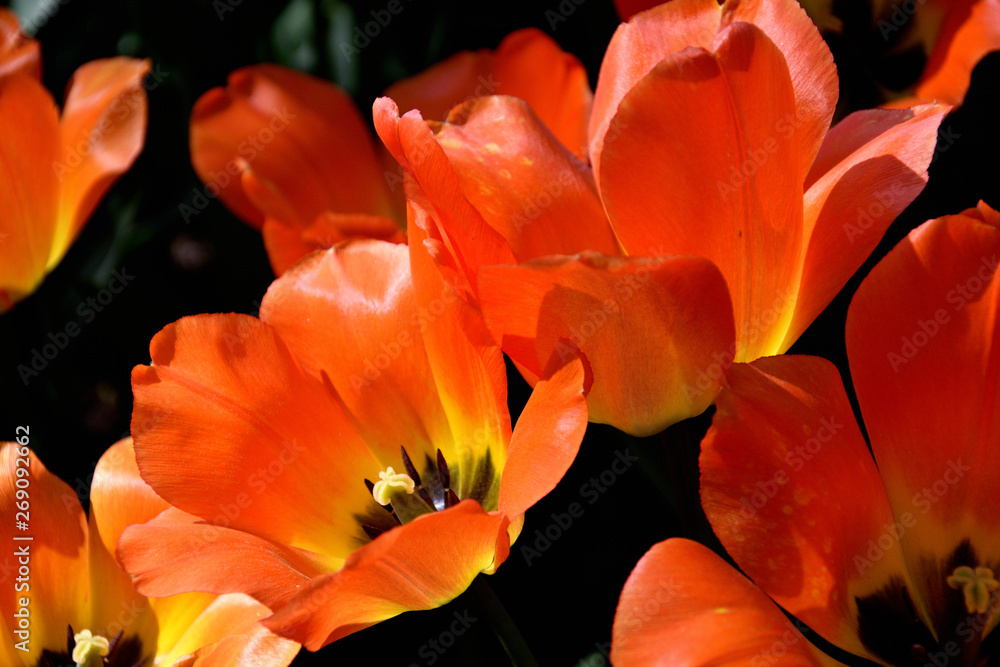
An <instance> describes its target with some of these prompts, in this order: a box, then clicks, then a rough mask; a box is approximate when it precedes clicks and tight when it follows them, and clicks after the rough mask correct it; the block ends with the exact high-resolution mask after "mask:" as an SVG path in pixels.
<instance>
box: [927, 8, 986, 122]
mask: <svg viewBox="0 0 1000 667" xmlns="http://www.w3.org/2000/svg"><path fill="white" fill-rule="evenodd" d="M940 4H942V5H944V4H945V3H940ZM944 11H945V12H946V13H945V16H944V20H943V22H942V24H941V26H940V28H939V30H940V32H938V33H937V39H936V40H935V42H934V49H933V50H932V51H931V54H930V56H929V57H928V58H927V65H926V66H925V67H924V74H923V76H921V77H920V82H919V83H918V84H917V89H916V92H915V93H914V97H915V98H916V99H917V100H920V101H928V102H929V101H931V100H939V101H941V102H946V103H948V104H954V105H956V106H957V105H959V104H961V103H962V102H963V101H964V100H965V94H966V93H967V92H968V90H969V84H970V83H971V81H972V70H974V69H975V68H976V65H978V64H979V61H980V60H982V59H983V58H984V57H985V56H986V55H987V54H988V53H990V52H992V51H996V50H998V49H1000V2H997V0H978V1H977V0H959V1H958V2H949V3H947V5H946V7H944Z"/></svg>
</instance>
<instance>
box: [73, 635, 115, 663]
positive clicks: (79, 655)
mask: <svg viewBox="0 0 1000 667" xmlns="http://www.w3.org/2000/svg"><path fill="white" fill-rule="evenodd" d="M73 641H75V642H76V646H74V647H73V662H75V663H76V664H77V667H97V666H98V665H103V664H104V656H106V655H107V654H108V651H109V650H110V649H111V645H110V644H109V643H108V640H107V639H105V638H104V637H102V636H101V635H95V634H92V633H91V632H90V630H81V631H80V632H78V633H76V634H75V635H73Z"/></svg>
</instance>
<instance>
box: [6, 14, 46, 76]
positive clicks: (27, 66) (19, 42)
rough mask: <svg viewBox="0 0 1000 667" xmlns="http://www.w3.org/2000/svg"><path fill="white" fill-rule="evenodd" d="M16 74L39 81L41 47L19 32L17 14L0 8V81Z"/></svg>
mask: <svg viewBox="0 0 1000 667" xmlns="http://www.w3.org/2000/svg"><path fill="white" fill-rule="evenodd" d="M18 72H20V73H23V74H27V75H28V76H30V77H32V78H33V79H36V80H39V81H40V80H41V78H42V54H41V46H40V45H39V43H38V41H37V40H35V39H32V38H31V37H28V36H27V35H25V34H24V33H23V32H21V22H20V21H19V20H18V18H17V14H15V13H14V12H12V11H11V10H9V9H7V8H6V7H0V79H2V78H4V77H6V76H10V75H11V74H16V73H18Z"/></svg>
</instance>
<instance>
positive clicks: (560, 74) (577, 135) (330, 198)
mask: <svg viewBox="0 0 1000 667" xmlns="http://www.w3.org/2000/svg"><path fill="white" fill-rule="evenodd" d="M496 92H502V93H504V94H509V95H516V96H518V97H522V98H524V99H526V100H528V101H529V102H530V103H531V105H532V106H533V107H534V108H535V109H536V111H537V112H538V114H539V116H540V117H541V118H542V119H543V120H544V122H545V123H547V124H548V126H549V127H550V128H551V129H552V131H553V132H555V133H556V134H557V135H558V136H559V138H560V140H562V141H563V142H564V143H565V144H566V145H567V146H570V147H571V148H572V149H573V150H576V151H578V152H581V153H582V152H583V151H585V150H586V149H585V144H586V126H587V117H588V114H589V112H590V103H591V97H592V96H591V92H590V86H589V84H588V82H587V74H586V72H585V71H584V69H583V66H582V65H581V64H580V62H579V61H578V60H577V59H576V58H575V57H573V56H571V55H569V54H567V53H564V52H563V51H562V50H560V49H559V47H558V45H557V44H556V43H555V42H554V41H553V40H552V39H551V38H549V37H548V36H546V35H545V34H544V33H542V32H541V31H539V30H536V29H533V28H529V29H525V30H519V31H516V32H514V33H511V34H510V35H508V36H507V38H506V39H504V40H503V42H502V43H501V44H500V47H499V48H498V49H497V50H496V51H495V52H492V51H488V50H486V49H483V50H481V51H478V52H475V53H471V52H464V53H459V54H457V55H455V56H452V57H451V58H449V59H447V60H445V61H444V62H442V63H440V64H438V65H435V66H434V67H432V68H430V69H429V70H427V71H425V72H423V73H421V74H418V75H417V76H414V77H412V78H410V79H406V80H404V81H401V82H399V83H396V84H394V85H392V86H390V88H389V89H388V91H387V93H388V94H391V95H393V96H394V97H395V98H396V99H397V100H399V102H400V104H403V105H404V106H405V107H406V109H410V108H420V109H421V110H422V111H423V112H424V113H425V114H427V115H428V117H431V118H434V117H442V118H443V117H444V114H445V113H446V112H447V110H448V109H450V108H451V107H452V106H454V105H455V104H457V103H458V102H460V101H462V100H464V99H468V98H469V97H472V96H479V95H490V94H493V93H496ZM383 153H384V152H382V151H380V152H378V153H377V152H376V151H375V149H374V148H373V146H372V143H371V139H370V137H369V133H368V130H367V129H366V128H365V123H364V121H363V120H362V118H361V115H360V114H359V113H358V111H357V109H356V108H355V107H354V103H353V102H352V101H351V99H350V97H348V96H347V95H346V94H344V93H343V92H342V91H341V90H340V89H339V88H337V87H336V86H334V85H333V84H331V83H328V82H325V81H321V80H319V79H316V78H313V77H311V76H309V75H307V74H302V73H300V72H296V71H294V70H289V69H286V68H283V67H279V66H277V65H255V66H251V67H246V68H243V69H240V70H237V71H235V72H233V73H232V74H231V75H230V77H229V84H228V86H227V87H226V88H214V89H212V90H210V91H208V92H207V93H205V94H204V95H203V96H202V97H201V98H200V99H199V100H198V102H197V103H196V104H195V108H194V111H193V112H192V114H191V159H192V162H193V163H194V168H195V171H196V172H198V176H199V177H200V178H201V179H202V181H204V182H205V183H206V184H207V186H206V192H208V193H209V194H212V195H218V196H219V198H220V199H222V201H223V202H224V203H225V204H226V205H227V206H228V207H229V209H230V210H232V211H233V213H235V214H236V215H237V216H238V217H240V218H241V219H242V220H244V221H245V222H247V223H248V224H250V225H252V226H254V227H256V228H258V229H261V230H262V232H263V235H264V245H265V247H266V249H267V253H268V257H269V258H270V260H271V265H272V267H273V269H274V271H275V273H276V274H277V275H281V274H282V273H283V272H284V271H286V270H287V269H288V268H289V267H291V266H292V265H293V264H294V263H295V262H297V261H298V260H299V259H301V258H302V257H304V256H305V255H307V254H309V253H310V252H312V251H313V250H316V249H319V248H329V247H332V246H333V245H334V244H335V243H337V242H338V241H341V240H344V239H348V238H380V239H385V240H391V241H395V242H401V241H403V240H405V235H404V232H403V231H402V230H403V223H404V222H405V219H406V209H405V205H404V198H403V192H402V187H401V184H402V176H401V175H400V174H399V173H398V169H399V167H398V165H396V164H395V162H393V161H392V160H391V158H389V157H388V156H386V155H384V154H383ZM196 213H197V211H196V209H195V208H194V207H193V206H190V205H188V207H187V208H183V207H182V214H183V215H184V218H185V220H189V219H190V216H192V215H194V214H196Z"/></svg>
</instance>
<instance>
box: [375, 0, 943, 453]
mask: <svg viewBox="0 0 1000 667" xmlns="http://www.w3.org/2000/svg"><path fill="white" fill-rule="evenodd" d="M836 100H837V75H836V70H835V68H834V65H833V60H832V57H831V55H830V52H829V50H828V49H827V47H826V44H825V43H824V42H823V40H822V39H821V38H820V36H819V32H818V31H817V30H816V28H815V27H814V26H813V25H812V23H811V22H810V21H809V19H808V17H807V16H806V14H805V13H804V12H803V11H802V9H801V8H799V6H798V5H797V4H795V3H794V2H792V1H791V0H756V1H750V2H741V3H726V4H724V5H721V6H720V5H719V4H718V3H717V2H715V1H714V0H678V1H677V2H671V3H668V4H666V5H662V6H660V7H657V8H655V9H653V10H650V11H648V12H645V13H642V14H639V15H637V16H636V17H634V18H633V19H632V21H631V22H629V23H628V24H624V25H622V26H621V27H620V28H619V29H618V31H617V32H616V33H615V36H614V37H613V38H612V40H611V44H610V45H609V47H608V51H607V53H606V55H605V58H604V63H603V65H602V67H601V74H600V78H599V80H598V85H597V90H596V92H595V96H594V110H593V114H592V116H591V119H590V136H589V142H590V165H589V166H588V165H587V164H584V163H583V162H582V161H580V160H578V159H577V158H576V157H575V156H573V155H572V154H571V153H569V151H567V150H566V149H565V148H564V147H562V146H561V145H560V144H559V142H558V141H556V140H555V139H554V137H553V136H552V135H551V133H549V132H548V131H547V130H546V128H545V127H544V125H543V124H542V123H540V122H539V120H538V119H537V117H536V116H535V115H534V114H533V113H532V111H531V110H530V108H528V107H527V106H526V105H524V104H523V103H521V102H519V101H518V100H514V99H511V98H504V97H490V98H482V99H476V100H471V101H469V102H466V103H464V104H463V105H460V106H459V107H457V108H456V109H454V110H453V111H452V114H451V116H450V117H449V118H448V120H447V121H446V122H445V123H436V122H427V123H424V122H423V119H422V117H421V116H420V115H419V114H418V113H417V112H414V111H411V112H409V113H406V114H404V115H403V116H402V117H400V115H399V110H398V109H397V107H396V106H395V105H394V104H393V102H392V100H389V99H381V100H379V101H377V102H376V105H375V125H376V130H377V131H378V132H379V135H380V137H381V138H382V140H383V142H384V143H385V145H386V146H387V148H389V150H390V152H392V153H393V155H394V156H395V157H396V159H397V160H398V161H399V162H400V164H402V165H403V166H404V168H406V169H407V171H408V177H409V179H410V180H411V181H412V182H413V184H414V188H415V189H418V190H419V191H420V194H414V195H413V196H415V197H417V196H420V197H424V198H426V199H427V200H428V202H429V204H428V207H429V208H430V209H431V210H432V211H433V213H434V219H435V220H436V221H437V223H436V224H438V226H439V227H440V230H441V231H440V234H441V235H442V236H443V237H446V238H448V239H449V243H448V248H450V249H451V251H452V253H451V255H449V256H447V257H445V256H444V255H440V256H437V259H438V260H439V264H441V266H442V271H444V272H446V273H447V274H448V275H451V276H455V275H457V276H458V277H455V278H452V281H453V282H454V283H455V284H459V285H466V299H467V300H468V302H469V303H473V304H475V305H476V306H477V307H479V308H481V310H482V312H483V314H484V316H485V318H486V321H487V324H488V326H489V328H490V332H491V333H492V335H493V336H494V339H495V340H497V341H498V342H500V343H501V345H502V346H503V348H504V350H505V351H506V352H507V353H508V354H509V355H510V356H511V357H512V358H513V359H514V361H515V362H516V363H517V364H518V366H519V368H520V369H521V370H522V372H523V373H524V375H525V377H526V379H528V380H529V382H530V381H533V379H534V378H535V377H537V375H538V373H539V372H540V371H541V369H542V365H543V363H544V362H545V360H546V359H548V358H549V356H550V355H551V354H552V352H553V350H555V349H558V347H559V345H560V341H563V340H566V339H568V340H571V341H572V342H573V343H574V344H575V345H576V346H577V347H579V348H580V349H581V350H582V351H583V353H584V354H585V355H586V357H587V359H588V361H589V363H590V364H591V366H592V368H593V373H594V387H593V390H592V392H591V394H590V397H589V408H590V415H591V419H592V420H594V421H596V422H602V423H608V424H611V425H613V426H615V427H617V428H620V429H623V430H625V431H627V432H629V433H633V434H636V435H648V434H651V433H656V432H658V431H660V430H662V429H663V428H665V427H667V426H669V425H670V424H672V423H674V422H677V421H679V420H681V419H684V418H686V417H689V416H692V415H696V414H699V413H701V412H702V411H704V410H705V408H707V407H708V405H710V404H711V402H712V401H713V400H714V397H715V394H716V392H717V391H718V387H719V384H720V382H721V378H722V371H723V369H724V368H725V367H727V366H728V365H729V364H730V363H732V362H733V361H737V362H742V361H749V360H752V359H756V358H758V357H761V356H765V355H772V354H779V353H783V352H785V351H786V350H787V349H788V348H789V347H790V346H791V345H792V343H793V342H794V341H795V340H796V339H797V338H798V337H799V336H800V335H801V334H802V332H803V331H804V330H805V329H806V327H807V326H808V325H809V324H810V323H811V322H812V321H813V319H814V318H815V317H816V316H817V315H818V314H819V313H820V312H821V311H822V310H823V309H824V308H825V307H826V305H827V304H828V303H829V302H830V300H831V299H832V298H833V297H834V296H835V295H836V294H837V292H838V291H839V290H840V289H841V288H842V287H843V286H844V284H845V283H846V282H847V280H848V279H849V278H850V276H851V275H852V274H853V272H854V271H855V270H857V268H858V267H859V266H860V265H861V264H862V262H863V261H864V260H865V258H866V257H867V256H868V255H869V254H870V253H871V252H872V250H874V248H875V246H876V245H877V243H878V241H879V240H880V239H881V237H882V235H883V233H884V231H885V229H886V228H887V227H888V226H889V224H890V223H891V222H892V220H893V219H894V218H895V217H896V216H897V215H898V214H899V213H900V212H901V211H902V210H903V209H904V208H905V207H906V206H907V205H908V204H909V203H910V202H911V201H912V200H913V198H914V197H916V195H917V194H918V193H919V192H920V191H921V189H922V188H923V186H924V184H925V183H926V180H927V172H926V170H927V166H928V164H929V162H930V160H931V158H932V154H933V149H934V143H935V139H936V136H937V127H938V124H939V123H940V122H941V119H942V117H943V115H944V114H945V112H946V111H947V107H944V106H940V105H938V106H922V107H916V108H914V109H907V110H893V111H889V110H882V109H878V110H869V111H862V112H858V113H855V114H852V115H850V116H848V117H847V118H846V119H844V120H843V121H842V122H840V123H838V124H837V125H836V126H835V127H833V128H832V129H830V120H831V118H832V116H833V112H834V106H835V104H836ZM596 253H600V254H596ZM618 255H623V256H618ZM654 258H655V259H654ZM653 267H656V268H655V269H654V268H653Z"/></svg>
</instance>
